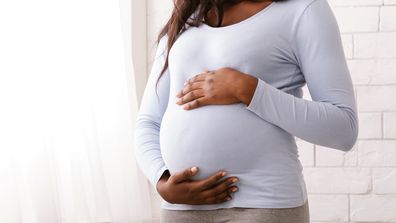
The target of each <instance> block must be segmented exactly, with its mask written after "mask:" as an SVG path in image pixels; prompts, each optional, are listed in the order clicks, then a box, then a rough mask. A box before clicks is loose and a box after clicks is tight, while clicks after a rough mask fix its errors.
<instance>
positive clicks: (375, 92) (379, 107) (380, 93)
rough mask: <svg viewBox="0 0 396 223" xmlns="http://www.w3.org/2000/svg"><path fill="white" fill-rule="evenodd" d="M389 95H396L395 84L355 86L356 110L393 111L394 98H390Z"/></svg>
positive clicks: (395, 103) (394, 108) (395, 102)
mask: <svg viewBox="0 0 396 223" xmlns="http://www.w3.org/2000/svg"><path fill="white" fill-rule="evenodd" d="M391 95H396V85H395V86H392V85H390V86H359V87H357V107H358V110H359V112H376V111H395V110H396V100H390V98H389V96H391ZM384 96H388V97H384Z"/></svg>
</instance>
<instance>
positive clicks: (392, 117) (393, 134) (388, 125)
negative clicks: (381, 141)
mask: <svg viewBox="0 0 396 223" xmlns="http://www.w3.org/2000/svg"><path fill="white" fill-rule="evenodd" d="M383 128H384V138H386V139H396V112H384V114H383Z"/></svg>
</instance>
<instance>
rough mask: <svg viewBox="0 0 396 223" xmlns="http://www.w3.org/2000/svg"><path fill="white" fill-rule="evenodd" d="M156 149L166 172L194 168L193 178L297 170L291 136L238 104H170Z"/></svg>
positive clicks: (295, 152) (296, 160) (297, 163)
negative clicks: (185, 106)
mask: <svg viewBox="0 0 396 223" xmlns="http://www.w3.org/2000/svg"><path fill="white" fill-rule="evenodd" d="M160 147H161V153H162V157H163V159H164V162H165V164H166V165H167V167H168V168H169V171H170V173H171V174H173V173H175V172H179V171H182V170H184V169H186V168H188V167H191V166H198V167H199V172H198V174H197V175H196V176H194V177H193V178H192V179H203V178H206V177H208V176H210V175H212V174H214V173H215V172H217V171H219V170H226V171H228V172H229V174H233V171H235V172H237V171H239V172H246V171H249V170H252V171H253V170H260V172H266V171H268V173H274V172H275V173H282V172H284V173H292V172H295V171H296V168H298V167H299V161H298V158H297V157H298V156H297V147H296V144H295V141H294V137H293V136H292V135H290V134H289V133H287V132H285V131H284V130H282V129H281V128H279V127H278V126H275V125H273V124H271V123H269V122H267V121H265V120H263V119H261V118H259V117H258V116H257V115H256V114H254V113H253V112H251V111H249V110H247V109H246V105H245V104H243V103H238V104H231V105H206V106H202V107H199V108H196V109H192V110H184V109H183V108H182V107H181V106H179V105H173V104H172V103H170V104H169V105H168V108H167V110H166V112H165V113H164V116H163V119H162V122H161V130H160Z"/></svg>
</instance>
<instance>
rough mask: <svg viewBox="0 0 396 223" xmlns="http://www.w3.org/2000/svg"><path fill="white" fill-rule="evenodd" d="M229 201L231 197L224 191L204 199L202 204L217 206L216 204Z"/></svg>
mask: <svg viewBox="0 0 396 223" xmlns="http://www.w3.org/2000/svg"><path fill="white" fill-rule="evenodd" d="M228 198H229V199H228ZM231 199H232V197H231V194H230V192H229V191H228V190H225V191H223V192H222V193H220V194H218V195H216V196H211V197H207V198H204V203H205V204H218V203H222V202H225V201H229V200H231Z"/></svg>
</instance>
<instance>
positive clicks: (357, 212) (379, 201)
mask: <svg viewBox="0 0 396 223" xmlns="http://www.w3.org/2000/svg"><path fill="white" fill-rule="evenodd" d="M350 199H351V201H350V202H351V204H350V205H351V210H350V212H351V213H350V217H351V221H362V222H363V221H364V222H368V221H376V222H377V221H378V222H380V221H381V222H395V221H396V211H395V210H396V195H351V197H350Z"/></svg>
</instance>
